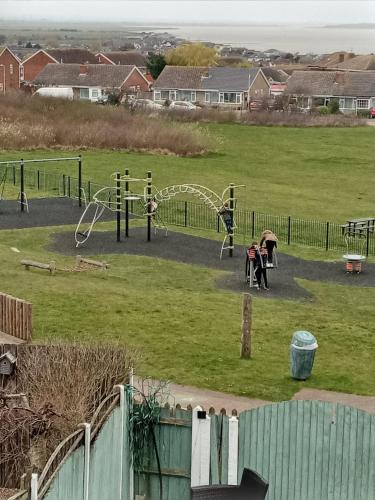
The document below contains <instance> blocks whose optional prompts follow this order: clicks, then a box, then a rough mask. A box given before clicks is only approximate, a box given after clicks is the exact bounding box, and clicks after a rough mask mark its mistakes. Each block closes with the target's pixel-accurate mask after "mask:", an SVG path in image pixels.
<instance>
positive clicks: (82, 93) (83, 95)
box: [79, 89, 90, 99]
mask: <svg viewBox="0 0 375 500" xmlns="http://www.w3.org/2000/svg"><path fill="white" fill-rule="evenodd" d="M79 98H80V99H90V91H89V89H79Z"/></svg>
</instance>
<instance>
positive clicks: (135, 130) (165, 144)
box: [0, 93, 215, 156]
mask: <svg viewBox="0 0 375 500" xmlns="http://www.w3.org/2000/svg"><path fill="white" fill-rule="evenodd" d="M0 117H1V119H0V148H2V149H37V148H65V149H69V148H71V149H86V148H99V149H101V148H103V149H104V148H106V149H107V148H110V149H126V150H131V151H148V152H160V153H165V154H176V155H180V156H193V155H201V154H205V153H207V152H208V151H210V150H212V149H215V143H214V141H213V139H212V138H211V136H210V135H209V134H208V133H206V132H203V133H202V130H199V129H198V127H197V126H196V125H187V124H176V123H172V122H171V120H169V117H168V116H163V114H159V115H155V114H153V115H152V117H151V116H149V115H145V114H144V113H131V112H130V111H129V110H128V109H126V108H125V106H118V107H117V106H98V105H96V104H91V103H87V102H80V101H66V100H63V99H55V98H45V97H29V96H27V95H25V94H23V93H14V94H7V95H5V96H1V97H0Z"/></svg>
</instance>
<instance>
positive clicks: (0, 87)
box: [0, 83, 4, 92]
mask: <svg viewBox="0 0 375 500" xmlns="http://www.w3.org/2000/svg"><path fill="white" fill-rule="evenodd" d="M3 91H4V87H3V84H2V83H0V92H3Z"/></svg>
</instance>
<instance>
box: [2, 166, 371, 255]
mask: <svg viewBox="0 0 375 500" xmlns="http://www.w3.org/2000/svg"><path fill="white" fill-rule="evenodd" d="M0 168H1V165H0ZM5 168H8V169H9V172H8V175H7V182H10V183H13V184H14V185H19V175H20V166H19V165H17V164H9V165H8V166H5ZM24 177H25V178H24V185H25V191H27V190H33V191H35V192H42V193H44V194H51V195H55V196H67V197H69V198H75V199H79V198H80V197H82V193H84V196H85V199H86V201H87V202H90V201H91V200H92V198H93V195H94V194H95V193H96V192H97V191H98V190H99V189H101V188H103V187H104V186H103V185H100V184H98V183H96V182H93V181H90V180H86V181H84V180H81V183H80V182H79V179H77V178H76V177H72V176H70V175H66V174H62V173H55V172H48V171H45V170H39V169H38V170H37V169H35V170H33V169H30V168H28V169H25V176H24ZM80 186H81V187H80ZM80 191H81V193H80ZM29 198H30V196H29ZM130 212H132V213H134V214H135V215H138V216H143V215H144V207H143V206H142V204H141V203H139V202H133V201H131V202H130ZM158 212H159V215H160V217H161V219H162V220H163V221H164V222H165V223H166V224H169V225H175V226H181V227H189V228H194V229H203V230H208V231H216V232H219V233H220V232H223V231H224V228H223V227H222V225H221V224H220V219H219V217H218V216H217V214H216V212H215V211H214V210H211V209H210V208H209V207H208V206H207V205H204V204H201V203H196V202H193V201H186V200H177V199H171V200H168V201H165V202H163V203H160V204H159V206H158ZM234 217H235V223H236V230H235V241H237V242H243V243H248V242H250V240H251V239H259V237H260V234H261V233H262V232H263V231H264V229H271V230H272V231H273V232H274V233H275V234H276V235H277V237H278V239H279V241H280V242H281V243H283V244H287V245H290V244H297V245H304V246H309V247H314V248H318V249H322V250H326V251H329V250H340V251H341V250H345V251H346V250H347V245H346V241H345V238H344V233H345V227H344V225H340V224H338V223H335V222H330V221H318V220H306V219H300V218H294V217H292V216H286V215H271V214H265V213H262V212H256V211H252V210H248V209H246V208H240V207H238V208H236V209H235V213H234ZM363 238H365V239H366V241H365V244H363ZM360 249H363V251H364V253H365V254H366V255H372V256H373V255H375V233H374V231H373V228H372V227H370V226H369V227H368V228H362V229H361V234H360V235H359V234H358V238H357V239H356V240H355V239H354V240H353V248H351V249H350V251H351V252H358V251H360Z"/></svg>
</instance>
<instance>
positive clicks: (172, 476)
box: [135, 407, 229, 500]
mask: <svg viewBox="0 0 375 500" xmlns="http://www.w3.org/2000/svg"><path fill="white" fill-rule="evenodd" d="M209 416H210V418H211V447H210V448H211V449H210V482H211V484H227V481H228V422H229V417H228V416H226V415H223V414H220V415H215V414H213V413H211V414H210V415H209ZM155 438H156V448H157V450H158V454H159V458H160V471H159V469H158V464H157V459H156V452H155V446H154V445H153V444H152V443H150V444H149V446H148V448H147V450H146V451H145V454H144V457H145V458H144V462H143V468H142V471H140V472H139V473H137V474H136V475H135V494H138V495H140V496H145V497H146V499H147V500H160V498H161V497H160V476H161V477H162V484H163V486H162V500H177V499H178V500H190V497H191V494H190V471H191V448H192V412H191V411H189V410H182V409H180V408H179V407H177V408H169V407H167V408H163V409H162V410H161V415H160V422H159V423H158V425H157V426H156V429H155Z"/></svg>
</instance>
